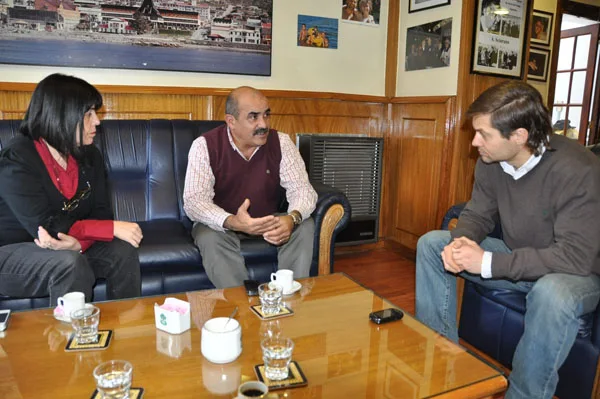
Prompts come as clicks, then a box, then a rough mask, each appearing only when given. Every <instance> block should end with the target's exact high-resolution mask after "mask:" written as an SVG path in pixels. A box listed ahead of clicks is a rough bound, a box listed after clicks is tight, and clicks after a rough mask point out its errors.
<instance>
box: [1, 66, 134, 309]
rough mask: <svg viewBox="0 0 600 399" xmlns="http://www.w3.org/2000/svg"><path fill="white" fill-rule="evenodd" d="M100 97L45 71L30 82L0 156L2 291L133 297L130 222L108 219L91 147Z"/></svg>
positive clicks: (101, 175) (99, 163)
mask: <svg viewBox="0 0 600 399" xmlns="http://www.w3.org/2000/svg"><path fill="white" fill-rule="evenodd" d="M101 106H102V96H101V95H100V93H99V92H98V90H96V88H94V87H93V86H92V85H90V84H89V83H87V82H85V81H83V80H81V79H78V78H75V77H71V76H65V75H61V74H53V75H50V76H48V77H46V78H45V79H44V80H42V81H41V82H40V83H39V84H38V85H37V87H36V88H35V90H34V92H33V95H32V97H31V101H30V103H29V107H28V109H27V112H26V113H25V117H24V119H23V122H22V123H21V127H20V132H21V135H18V136H17V137H15V138H14V139H13V140H12V141H11V142H10V144H9V145H8V146H6V147H5V148H4V149H3V150H2V152H0V187H2V189H1V190H0V226H1V227H2V228H1V229H0V275H1V276H2V277H1V278H0V294H2V295H7V296H11V297H44V296H49V297H50V301H51V302H50V303H51V305H52V304H56V301H57V299H58V297H60V296H61V295H64V294H65V293H67V292H70V291H80V292H83V293H84V294H85V298H86V301H90V300H91V297H92V288H93V286H94V283H95V281H96V279H97V278H104V279H106V282H107V296H108V298H109V299H118V298H126V297H135V296H139V295H140V266H139V258H138V253H137V250H136V248H137V247H138V246H139V244H140V241H141V240H142V232H141V229H140V227H139V226H138V225H137V224H136V223H130V222H120V221H115V220H113V219H114V216H113V212H112V208H111V204H110V199H109V195H108V189H107V182H106V173H105V169H104V161H103V159H102V155H101V154H100V151H99V150H98V149H97V148H96V147H95V146H94V145H93V141H94V136H95V135H96V127H97V126H98V125H99V124H100V121H99V120H98V116H97V115H96V110H97V109H98V108H100V107H101Z"/></svg>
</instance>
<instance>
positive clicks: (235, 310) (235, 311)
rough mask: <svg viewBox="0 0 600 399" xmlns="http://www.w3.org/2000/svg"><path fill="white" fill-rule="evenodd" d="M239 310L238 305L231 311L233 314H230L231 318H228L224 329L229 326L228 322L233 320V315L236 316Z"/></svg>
mask: <svg viewBox="0 0 600 399" xmlns="http://www.w3.org/2000/svg"><path fill="white" fill-rule="evenodd" d="M237 311H238V307H237V306H236V307H235V309H233V312H231V314H230V315H229V318H228V319H227V321H226V322H225V325H224V326H223V330H224V329H225V327H227V323H229V321H230V320H231V318H232V317H233V316H235V314H236V313H237Z"/></svg>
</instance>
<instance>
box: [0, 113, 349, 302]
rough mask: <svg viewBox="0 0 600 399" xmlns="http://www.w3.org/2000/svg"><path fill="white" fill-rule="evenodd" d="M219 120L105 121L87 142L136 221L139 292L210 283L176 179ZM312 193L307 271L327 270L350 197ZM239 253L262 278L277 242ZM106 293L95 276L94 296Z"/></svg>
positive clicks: (256, 243)
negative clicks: (314, 204)
mask: <svg viewBox="0 0 600 399" xmlns="http://www.w3.org/2000/svg"><path fill="white" fill-rule="evenodd" d="M19 123H20V121H14V120H1V121H0V149H1V148H2V146H4V145H6V143H7V142H8V140H10V138H12V137H13V136H14V135H16V134H18V126H19ZM222 123H223V122H221V121H190V120H162V119H160V120H159V119H156V120H105V121H103V122H102V124H101V125H100V126H99V128H98V131H97V133H98V134H97V136H96V140H95V144H96V145H97V146H98V148H99V149H100V151H101V152H102V153H103V155H104V159H105V162H106V168H107V172H108V176H109V182H110V184H111V193H112V201H113V208H114V212H115V217H116V219H118V220H125V221H135V222H137V223H139V225H140V227H141V228H142V231H143V234H144V240H143V242H142V245H141V246H140V248H139V255H140V263H141V272H142V295H143V296H147V295H158V294H168V293H173V292H182V291H192V290H201V289H207V288H213V285H212V284H211V282H210V281H209V280H208V277H207V275H206V273H205V271H204V268H203V267H202V258H201V257H200V253H199V251H198V249H197V248H196V246H195V245H194V242H193V240H192V237H191V233H190V231H191V228H192V223H191V221H190V220H189V219H188V218H187V216H186V215H185V213H184V210H183V200H182V197H183V186H184V181H185V171H186V168H187V160H188V151H189V148H190V146H191V144H192V142H193V141H194V139H196V138H197V137H198V136H199V135H201V134H203V133H205V132H207V131H209V130H210V129H212V128H214V127H216V126H219V125H220V124H222ZM313 186H314V188H315V190H316V191H317V193H318V195H319V198H318V201H317V207H316V209H315V211H314V212H313V214H312V217H313V219H314V221H315V230H316V231H315V244H314V252H313V262H312V266H311V270H310V274H311V276H315V275H317V274H328V273H330V272H331V271H332V269H333V246H334V243H335V237H336V236H337V234H338V233H339V232H340V231H341V230H342V229H343V228H344V227H345V226H346V225H347V224H348V222H349V220H350V203H349V201H348V199H347V198H346V196H345V195H344V194H343V193H342V192H341V191H339V190H336V189H334V188H332V187H329V186H325V185H322V184H316V183H313ZM242 255H243V256H244V258H245V260H246V266H247V267H248V270H249V274H250V278H253V279H256V280H259V281H266V280H268V279H269V276H270V273H272V272H273V271H276V270H277V249H276V248H275V247H273V246H272V245H269V244H268V243H267V242H265V241H264V240H262V239H256V240H244V241H243V243H242ZM104 299H106V286H105V284H104V282H103V281H98V282H97V284H96V286H95V287H94V301H100V300H104ZM50 305H54V304H49V303H48V298H8V297H2V296H1V295H0V308H5V309H6V308H8V309H14V310H17V309H28V308H35V307H45V306H50Z"/></svg>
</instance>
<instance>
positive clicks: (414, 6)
mask: <svg viewBox="0 0 600 399" xmlns="http://www.w3.org/2000/svg"><path fill="white" fill-rule="evenodd" d="M448 4H450V0H409V2H408V12H409V13H410V12H417V11H423V10H429V9H430V8H435V7H441V6H447V5H448Z"/></svg>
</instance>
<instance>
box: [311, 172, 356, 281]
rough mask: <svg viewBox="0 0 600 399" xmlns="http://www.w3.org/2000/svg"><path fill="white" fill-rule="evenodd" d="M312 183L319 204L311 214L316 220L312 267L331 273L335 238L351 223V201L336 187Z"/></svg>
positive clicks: (323, 272)
mask: <svg viewBox="0 0 600 399" xmlns="http://www.w3.org/2000/svg"><path fill="white" fill-rule="evenodd" d="M311 184H312V186H313V187H314V189H315V191H316V192H317V195H318V199H317V206H316V208H315V210H314V212H313V213H312V215H311V216H312V218H313V220H314V221H315V241H314V246H315V248H314V250H313V261H312V268H311V269H314V267H315V265H317V267H318V274H319V275H324V274H330V273H331V272H333V249H334V244H335V238H336V236H337V235H338V233H339V232H340V231H342V230H343V229H344V228H345V227H346V226H347V225H348V224H349V223H350V215H351V210H350V201H348V198H347V197H346V195H345V194H344V193H343V192H342V191H340V190H338V189H336V188H334V187H331V186H328V185H325V184H323V183H317V182H314V181H311ZM311 274H312V273H311Z"/></svg>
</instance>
